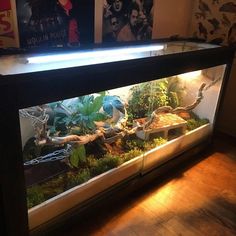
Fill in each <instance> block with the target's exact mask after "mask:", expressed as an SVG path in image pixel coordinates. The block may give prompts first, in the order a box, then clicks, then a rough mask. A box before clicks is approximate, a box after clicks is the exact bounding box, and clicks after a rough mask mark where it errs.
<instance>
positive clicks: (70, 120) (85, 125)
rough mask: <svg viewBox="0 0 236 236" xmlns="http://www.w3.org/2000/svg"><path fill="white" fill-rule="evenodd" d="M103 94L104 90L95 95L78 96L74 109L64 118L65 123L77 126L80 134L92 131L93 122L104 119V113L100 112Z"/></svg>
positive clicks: (93, 128) (93, 127)
mask: <svg viewBox="0 0 236 236" xmlns="http://www.w3.org/2000/svg"><path fill="white" fill-rule="evenodd" d="M104 96H105V92H104V93H100V94H99V95H98V96H96V97H95V96H94V95H85V96H81V97H79V98H78V102H77V104H76V105H75V106H76V107H75V111H74V112H73V113H72V114H71V116H68V117H66V118H65V119H64V122H65V123H66V125H68V126H79V127H80V130H81V133H82V134H86V133H91V132H93V131H94V130H95V127H96V126H95V123H94V122H95V121H103V120H105V119H106V115H105V114H104V113H101V112H100V109H101V107H102V105H103V98H104Z"/></svg>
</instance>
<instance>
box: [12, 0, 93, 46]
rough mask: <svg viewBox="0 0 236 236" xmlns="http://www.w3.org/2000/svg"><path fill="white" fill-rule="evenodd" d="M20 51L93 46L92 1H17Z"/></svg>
mask: <svg viewBox="0 0 236 236" xmlns="http://www.w3.org/2000/svg"><path fill="white" fill-rule="evenodd" d="M17 16H18V25H19V34H20V43H21V47H24V48H33V47H77V46H80V45H82V44H88V43H93V37H94V33H93V31H94V1H93V0H48V1H45V0H17Z"/></svg>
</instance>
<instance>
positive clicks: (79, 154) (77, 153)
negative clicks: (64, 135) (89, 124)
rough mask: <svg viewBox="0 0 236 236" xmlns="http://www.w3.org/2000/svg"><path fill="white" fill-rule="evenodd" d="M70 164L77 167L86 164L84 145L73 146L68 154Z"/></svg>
mask: <svg viewBox="0 0 236 236" xmlns="http://www.w3.org/2000/svg"><path fill="white" fill-rule="evenodd" d="M69 159H70V165H71V166H72V167H75V168H78V167H83V166H85V165H86V151H85V147H84V145H80V146H77V147H75V148H74V149H73V150H72V153H71V155H70V158H69Z"/></svg>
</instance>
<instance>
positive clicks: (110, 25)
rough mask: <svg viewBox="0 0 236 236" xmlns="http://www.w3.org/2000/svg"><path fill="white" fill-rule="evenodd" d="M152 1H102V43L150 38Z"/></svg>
mask: <svg viewBox="0 0 236 236" xmlns="http://www.w3.org/2000/svg"><path fill="white" fill-rule="evenodd" d="M152 26H153V0H104V2H103V27H102V29H103V33H102V38H103V39H102V41H103V42H125V41H136V40H149V39H151V38H152Z"/></svg>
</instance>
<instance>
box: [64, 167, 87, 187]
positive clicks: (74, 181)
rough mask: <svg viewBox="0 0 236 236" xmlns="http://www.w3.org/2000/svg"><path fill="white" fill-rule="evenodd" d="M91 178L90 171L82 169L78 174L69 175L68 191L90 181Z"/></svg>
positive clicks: (70, 173)
mask: <svg viewBox="0 0 236 236" xmlns="http://www.w3.org/2000/svg"><path fill="white" fill-rule="evenodd" d="M90 178H91V176H90V171H89V169H87V168H86V169H82V170H80V171H78V172H68V173H67V186H66V187H67V189H70V188H73V187H75V186H77V185H79V184H82V183H84V182H86V181H88V180H89V179H90Z"/></svg>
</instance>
